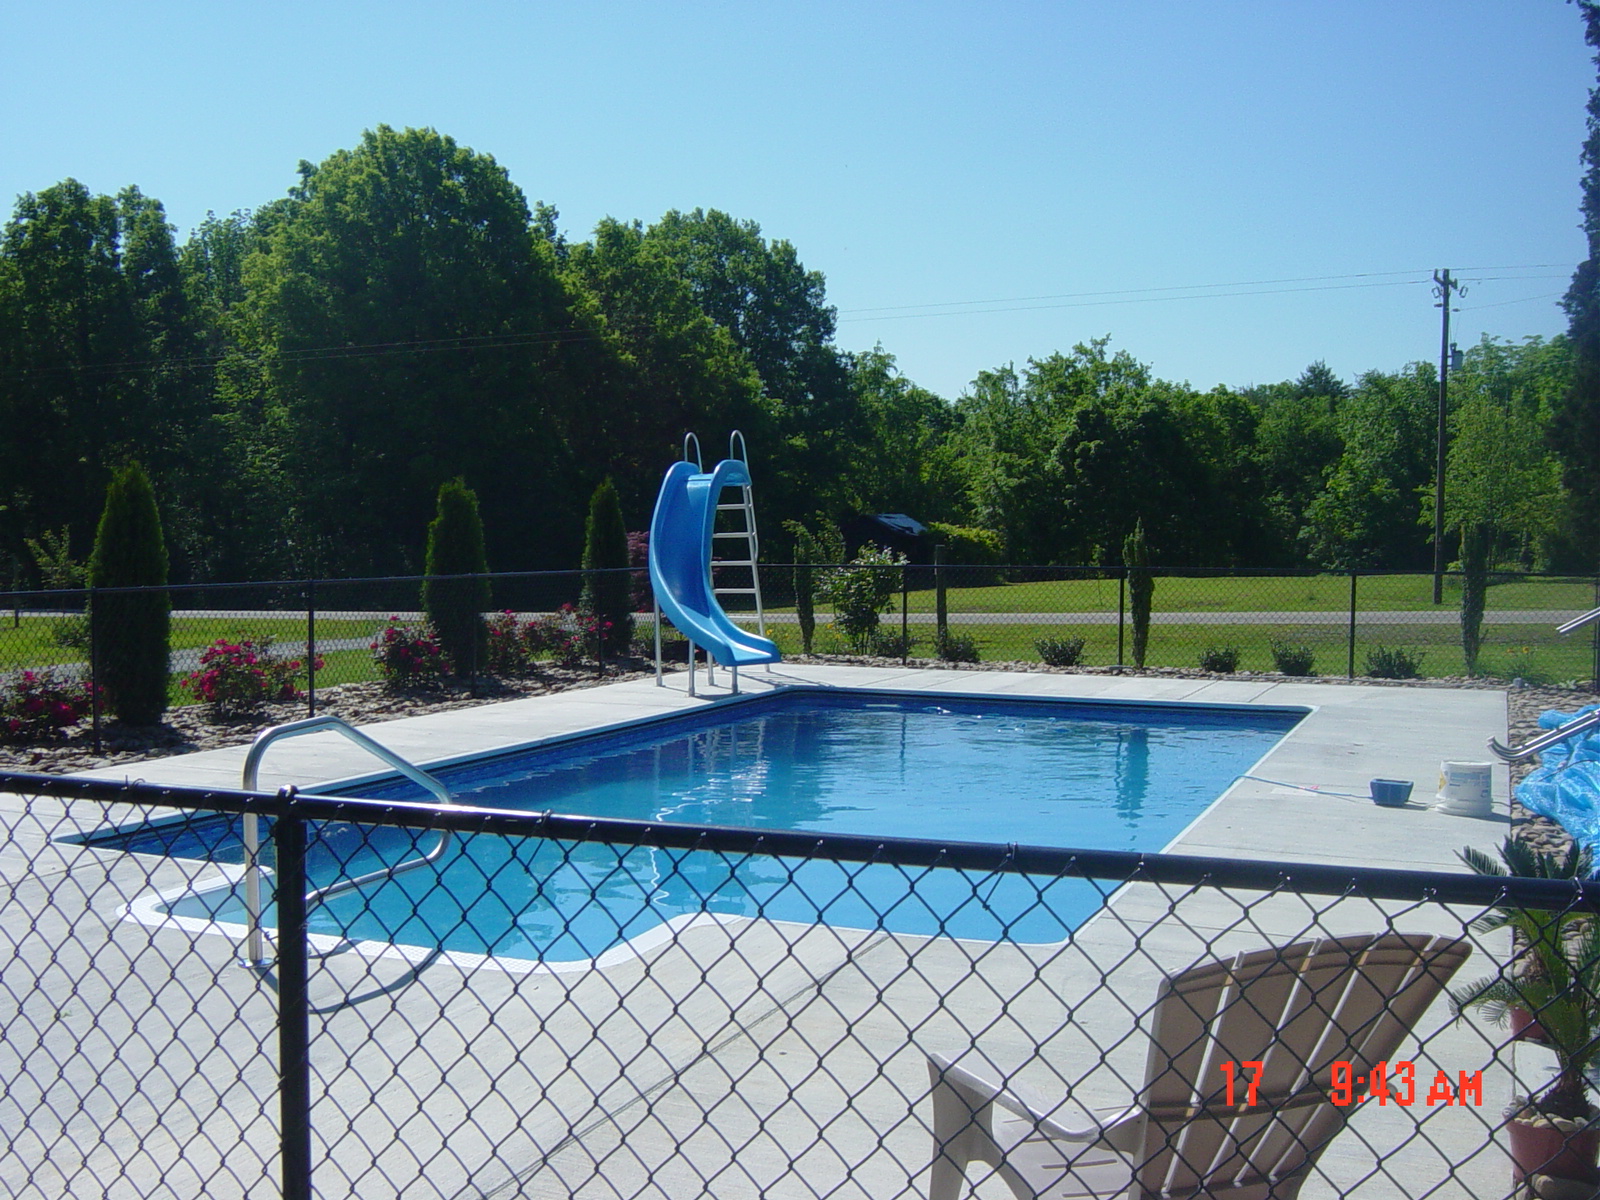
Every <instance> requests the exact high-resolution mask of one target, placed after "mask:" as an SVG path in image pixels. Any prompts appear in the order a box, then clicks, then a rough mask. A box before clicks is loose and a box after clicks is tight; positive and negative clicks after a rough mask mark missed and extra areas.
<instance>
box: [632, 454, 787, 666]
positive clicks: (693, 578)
mask: <svg viewBox="0 0 1600 1200" xmlns="http://www.w3.org/2000/svg"><path fill="white" fill-rule="evenodd" d="M728 446H729V452H730V454H735V455H743V454H744V449H745V445H744V435H743V434H741V433H739V432H738V431H737V430H735V431H734V433H733V435H732V436H731V437H730V438H729V439H728ZM735 488H737V489H738V492H737V495H738V496H739V501H738V502H737V503H732V504H724V503H723V502H722V497H723V495H724V493H726V492H729V491H732V490H733V489H735ZM725 512H727V513H733V512H737V513H738V514H739V521H738V523H739V525H740V528H738V529H729V530H722V531H718V530H717V523H718V518H719V517H721V515H722V514H723V513H725ZM719 541H721V542H734V543H742V544H743V547H744V549H743V552H742V553H743V557H742V558H741V557H739V554H740V551H738V550H735V551H734V552H733V554H732V555H730V556H719V555H717V554H716V546H717V544H718V542H719ZM759 553H760V543H759V540H758V536H757V534H756V523H755V501H754V498H753V496H752V488H751V480H750V468H749V464H748V463H747V462H746V461H745V459H744V458H743V457H736V458H725V459H723V460H722V461H721V462H719V463H718V464H717V465H716V466H715V467H714V468H712V470H711V471H710V472H707V471H706V470H705V468H704V466H703V464H702V463H701V461H700V442H699V439H698V438H696V437H695V436H694V435H693V434H689V435H687V436H686V437H685V438H684V440H683V458H682V460H681V461H679V462H675V463H673V464H672V466H670V467H668V468H667V473H666V477H665V478H664V479H662V481H661V492H660V494H659V495H658V496H657V497H656V508H655V513H654V515H653V516H652V517H651V519H650V587H651V591H652V592H653V593H654V594H655V600H656V606H657V611H656V684H657V686H658V687H659V686H662V678H661V622H660V617H661V615H662V614H665V615H666V617H667V618H668V619H669V620H670V621H671V622H672V623H673V625H675V626H676V627H677V628H678V629H679V630H680V631H681V632H682V633H683V634H684V636H685V637H687V638H688V639H689V644H690V654H689V694H690V695H691V696H692V695H694V694H695V656H694V648H695V647H699V648H700V649H702V650H704V651H706V657H707V671H708V674H709V672H710V670H711V664H712V663H720V664H721V665H722V666H725V667H729V668H731V669H732V671H733V690H734V691H735V692H738V690H739V668H740V667H741V666H752V665H754V664H756V663H774V662H777V661H778V659H779V658H780V657H781V655H780V653H779V651H778V647H777V646H776V645H775V644H774V643H773V642H772V641H771V640H770V639H769V638H767V637H765V636H763V634H756V633H751V632H750V631H749V630H747V629H742V628H740V627H739V626H738V625H735V624H734V623H733V621H732V619H731V618H730V617H729V616H728V614H727V612H726V611H725V610H724V609H723V607H722V601H721V600H720V599H719V598H718V594H719V592H720V593H722V594H724V595H748V596H750V597H752V599H753V600H754V602H755V607H756V620H757V621H758V622H759V624H760V626H761V628H762V629H763V631H764V630H765V628H766V614H765V612H764V611H763V609H762V607H761V590H760V589H761V584H760V577H759V575H758V574H757V567H756V562H757V559H758V558H759ZM715 565H720V566H723V567H725V568H728V569H733V570H741V569H742V570H748V571H749V572H750V586H749V587H740V586H734V585H732V584H730V585H729V586H727V587H724V588H718V587H717V586H716V584H715V583H714V581H713V579H712V568H713V566H715Z"/></svg>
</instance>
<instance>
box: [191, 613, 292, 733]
mask: <svg viewBox="0 0 1600 1200" xmlns="http://www.w3.org/2000/svg"><path fill="white" fill-rule="evenodd" d="M304 666H305V664H304V663H303V662H302V661H301V660H300V659H298V658H281V657H279V656H278V655H277V654H276V653H274V651H273V649H272V636H271V635H270V634H263V635H261V636H259V637H257V636H252V635H248V634H247V635H245V636H242V637H239V638H238V639H237V640H232V641H230V640H229V639H228V638H218V639H217V640H216V641H214V642H212V643H211V645H209V646H207V647H206V648H205V649H204V650H203V651H201V653H200V669H199V670H197V671H193V672H191V673H190V674H188V675H185V676H184V678H183V688H184V690H185V691H186V692H188V693H189V694H190V695H191V696H193V697H194V698H195V699H196V700H198V701H200V702H201V703H202V704H204V705H205V706H206V716H207V717H208V718H210V719H212V720H231V719H233V718H236V717H242V716H245V715H248V714H249V713H252V712H254V711H255V710H256V709H258V708H260V707H261V705H263V704H268V703H277V702H282V701H287V700H296V699H299V698H300V696H301V694H302V693H301V692H300V689H299V688H298V687H297V686H296V684H297V681H298V680H299V678H300V675H301V673H302V671H303V669H304ZM322 667H323V662H322V659H321V658H320V657H319V658H318V659H317V660H316V662H315V663H313V664H312V669H313V670H317V671H320V670H322Z"/></svg>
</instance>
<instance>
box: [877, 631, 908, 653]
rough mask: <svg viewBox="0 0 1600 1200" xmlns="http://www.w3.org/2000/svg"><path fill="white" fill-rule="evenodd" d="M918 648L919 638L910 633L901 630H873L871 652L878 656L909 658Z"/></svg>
mask: <svg viewBox="0 0 1600 1200" xmlns="http://www.w3.org/2000/svg"><path fill="white" fill-rule="evenodd" d="M916 648H917V639H916V638H914V637H912V636H911V635H910V634H904V633H901V632H900V631H899V630H895V631H894V632H893V633H889V632H885V631H884V630H883V629H875V630H873V632H872V642H871V653H872V654H874V655H875V656H877V657H878V658H909V657H910V656H911V653H912V651H914V650H915V649H916Z"/></svg>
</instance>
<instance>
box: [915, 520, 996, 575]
mask: <svg viewBox="0 0 1600 1200" xmlns="http://www.w3.org/2000/svg"><path fill="white" fill-rule="evenodd" d="M928 532H929V533H930V534H931V535H932V538H933V541H934V543H935V544H937V545H940V546H943V547H944V561H945V562H946V563H948V564H950V565H951V566H956V567H991V566H999V565H1000V564H1001V563H1003V562H1005V560H1006V544H1005V541H1004V540H1003V539H1002V538H1001V537H1000V535H999V534H998V533H996V532H995V531H994V530H992V529H979V528H977V527H976V526H972V525H946V524H945V523H944V522H943V521H929V522H928Z"/></svg>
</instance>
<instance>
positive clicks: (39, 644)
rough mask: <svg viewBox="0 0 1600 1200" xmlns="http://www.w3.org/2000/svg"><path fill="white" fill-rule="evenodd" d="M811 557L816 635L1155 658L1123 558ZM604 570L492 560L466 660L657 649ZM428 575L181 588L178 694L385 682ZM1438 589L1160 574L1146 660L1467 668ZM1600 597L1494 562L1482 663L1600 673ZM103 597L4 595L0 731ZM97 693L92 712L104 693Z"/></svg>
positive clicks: (770, 612) (312, 695) (796, 648)
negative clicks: (606, 581) (1142, 632)
mask: <svg viewBox="0 0 1600 1200" xmlns="http://www.w3.org/2000/svg"><path fill="white" fill-rule="evenodd" d="M809 571H810V574H811V576H812V579H813V597H812V598H813V605H814V609H815V612H814V617H813V624H814V627H813V628H811V629H810V630H809V649H810V650H811V651H812V652H814V653H818V654H830V655H833V654H840V655H870V656H874V657H890V658H899V659H902V660H903V661H908V662H909V661H911V660H913V659H932V660H939V659H943V660H949V661H965V662H1003V661H1023V662H1035V663H1038V662H1043V663H1047V664H1050V665H1054V666H1068V667H1071V666H1080V667H1090V668H1107V667H1117V666H1133V665H1136V664H1137V663H1138V654H1137V645H1138V640H1139V639H1138V638H1137V636H1136V614H1135V612H1134V610H1133V606H1132V601H1131V598H1130V594H1129V589H1128V586H1127V580H1126V579H1125V578H1124V577H1123V573H1122V572H1121V571H1120V570H1117V569H1111V570H1102V569H1097V568H1079V567H992V566H991V567H970V566H926V565H918V566H906V567H889V568H873V567H850V566H847V567H837V566H832V567H830V566H817V567H812V568H809ZM841 571H845V572H851V571H853V572H857V573H862V572H865V573H866V574H867V575H869V576H871V577H872V578H873V580H874V581H875V584H876V588H875V590H876V593H877V596H878V597H880V598H881V603H879V602H878V601H877V600H874V599H869V600H868V601H867V607H866V608H862V607H860V605H859V602H858V607H857V608H856V609H855V610H854V611H852V610H850V609H849V608H847V607H841V605H839V604H836V603H834V602H833V600H831V599H830V594H829V590H828V588H829V581H830V580H831V579H833V578H835V577H836V576H837V575H838V574H839V572H841ZM600 574H602V573H600V572H588V573H585V572H581V571H554V572H524V573H516V574H497V575H491V576H489V577H488V583H489V587H490V594H491V604H492V609H491V611H490V612H488V613H486V614H485V616H486V619H487V620H488V622H489V624H490V637H489V638H488V639H487V641H486V642H485V644H484V648H483V650H482V656H483V660H484V661H481V662H480V661H477V655H478V650H477V649H476V648H474V649H473V651H472V660H471V661H469V662H466V663H464V664H459V671H458V674H459V676H460V677H462V678H465V679H469V680H472V681H473V682H474V684H476V682H477V681H480V680H492V679H495V678H505V677H508V676H512V675H517V674H527V673H529V672H537V671H538V670H540V669H542V668H544V667H549V666H561V667H563V668H564V669H568V670H571V669H575V668H581V669H593V670H594V671H595V672H596V673H597V674H600V673H603V672H604V671H605V670H606V668H607V665H608V664H609V665H610V666H612V667H615V666H617V665H618V664H619V663H631V664H633V665H636V666H637V665H643V663H644V661H645V660H647V659H650V658H652V657H653V655H654V646H653V637H652V633H653V631H652V628H651V621H650V604H651V598H650V590H649V584H648V581H647V578H646V575H645V572H643V571H642V570H630V571H628V572H627V575H628V578H629V583H630V592H631V595H632V598H633V601H634V603H635V605H636V615H635V617H634V620H633V624H634V629H633V630H632V631H631V632H632V637H631V639H630V637H629V635H628V631H627V630H625V629H613V630H611V631H609V632H608V633H607V634H606V636H601V633H600V630H599V629H598V628H597V623H596V621H595V619H594V618H593V617H591V616H590V615H588V614H586V613H585V612H584V611H583V609H582V604H581V599H582V595H583V588H584V581H585V579H586V578H593V577H596V576H598V575H600ZM796 578H797V576H796V569H795V568H794V567H792V566H787V565H781V564H780V565H775V566H769V567H766V568H764V569H763V572H762V585H763V587H764V589H765V593H764V601H765V626H766V631H767V634H768V636H770V637H772V638H773V639H774V640H775V641H776V642H777V643H778V645H779V647H780V648H781V649H782V650H783V651H784V653H786V654H789V655H794V654H799V653H801V652H803V651H804V650H805V649H806V648H807V646H808V637H807V627H806V622H805V621H804V619H803V616H802V607H803V606H801V605H800V604H798V603H797V601H798V600H799V597H797V595H796ZM739 582H744V583H747V582H748V580H747V579H745V580H741V581H739ZM422 583H423V579H422V577H420V576H407V577H400V578H392V579H356V580H307V581H300V582H278V583H251V584H207V585H185V586H173V587H169V588H166V589H164V590H165V591H166V593H167V595H168V596H169V598H170V601H171V605H172V620H171V653H170V665H171V682H170V688H169V694H170V701H171V703H172V704H174V705H184V704H196V703H202V702H204V701H205V700H206V697H207V692H206V688H207V686H208V685H207V682H206V676H207V673H208V672H210V671H214V670H216V669H218V668H219V667H221V668H223V669H227V668H230V667H231V668H232V675H231V678H233V679H235V680H237V679H238V678H241V677H243V676H245V675H248V674H250V673H251V672H255V673H256V674H257V676H260V675H261V673H262V672H263V670H264V671H265V674H266V676H267V677H268V678H267V682H266V683H264V684H260V686H262V687H265V688H266V689H267V690H269V691H271V692H272V695H273V698H287V697H289V696H298V697H299V698H300V699H302V700H303V702H304V703H305V705H306V710H307V712H308V713H314V712H315V711H316V696H317V692H318V690H319V689H326V688H329V687H335V686H339V685H345V684H354V683H370V682H374V681H379V680H382V679H383V677H384V670H385V667H384V665H383V664H382V663H380V661H378V660H379V659H380V658H381V657H382V655H381V650H382V648H383V647H384V646H385V645H388V644H391V643H393V642H395V641H396V640H398V641H399V642H400V643H403V644H404V645H405V646H416V645H422V646H423V650H426V635H425V634H424V633H423V631H422V630H421V628H420V625H421V621H422V613H421V611H420V607H421V600H420V589H421V585H422ZM1432 586H1433V577H1432V576H1431V575H1426V574H1409V575H1403V574H1361V573H1349V574H1328V573H1313V572H1304V571H1302V572H1277V573H1264V572H1241V571H1208V572H1202V571H1190V572H1185V573H1182V574H1173V573H1163V572H1159V571H1158V572H1156V576H1155V589H1154V596H1153V601H1152V605H1151V610H1152V611H1151V613H1150V617H1149V624H1148V628H1147V635H1146V641H1145V649H1144V657H1143V665H1145V666H1149V667H1188V668H1194V667H1205V668H1207V669H1210V670H1214V671H1221V672H1225V673H1227V672H1234V671H1282V672H1285V673H1288V674H1314V675H1324V676H1328V675H1332V676H1346V677H1350V678H1355V677H1359V676H1367V675H1375V676H1380V677H1391V678H1405V677H1410V676H1452V675H1462V674H1465V673H1467V672H1466V663H1465V660H1464V655H1463V650H1462V633H1461V614H1460V607H1461V603H1460V601H1461V586H1460V579H1459V577H1458V576H1455V575H1450V576H1447V577H1446V579H1445V582H1444V589H1443V592H1444V602H1443V603H1442V604H1441V605H1437V606H1436V605H1434V604H1433V603H1432ZM117 590H118V591H126V590H139V589H117ZM870 590H873V589H869V591H870ZM1597 603H1600V581H1597V580H1596V579H1594V578H1592V577H1584V576H1554V575H1516V576H1511V575H1496V576H1493V577H1492V578H1491V580H1490V585H1489V587H1488V591H1487V597H1486V603H1485V610H1484V615H1483V619H1482V625H1481V630H1482V638H1483V645H1482V649H1481V650H1480V652H1479V656H1478V661H1477V670H1478V673H1479V674H1486V675H1493V676H1497V677H1500V678H1505V679H1512V678H1521V679H1523V680H1524V681H1526V682H1528V683H1567V682H1572V681H1578V680H1587V679H1596V678H1600V623H1595V624H1593V625H1591V626H1590V627H1588V628H1585V629H1583V630H1580V631H1578V632H1576V633H1574V634H1570V635H1561V634H1558V633H1557V632H1556V630H1555V627H1556V625H1557V624H1559V623H1560V622H1561V621H1563V620H1565V619H1567V618H1570V617H1573V616H1576V615H1578V614H1580V613H1582V612H1585V611H1587V610H1588V609H1590V608H1593V607H1595V606H1596V604H1597ZM725 606H726V607H727V608H728V610H729V611H730V612H731V613H733V614H734V615H735V616H738V617H740V618H741V619H745V618H751V617H753V616H754V613H753V612H752V609H753V599H752V598H751V597H749V596H743V595H740V596H729V597H728V598H727V599H726V601H725ZM92 610H93V603H92V595H91V593H89V592H87V591H83V590H77V591H54V592H26V593H5V594H0V737H10V738H11V740H14V741H15V740H26V737H27V735H26V731H25V730H24V731H20V732H19V730H16V729H12V730H7V729H6V728H4V727H3V726H4V722H5V721H6V719H7V715H8V714H11V713H14V712H15V711H16V710H18V709H20V708H21V707H22V706H23V705H24V704H26V703H28V702H30V701H29V697H28V696H26V695H21V694H20V693H19V685H22V684H23V683H24V673H31V674H32V676H33V682H30V683H27V687H31V688H34V689H35V690H40V685H39V684H38V680H40V679H44V680H47V681H49V682H50V683H51V684H54V685H59V687H55V688H54V689H53V690H52V688H50V687H44V688H43V689H42V690H43V692H44V693H45V694H44V695H43V699H42V700H39V701H38V703H41V704H55V703H61V702H63V698H65V699H66V700H71V699H73V698H72V697H70V696H66V692H67V691H71V690H72V689H74V688H76V689H77V691H78V693H79V695H78V697H77V700H78V701H79V702H81V701H82V700H83V697H84V696H86V695H87V692H86V690H85V688H86V686H87V685H91V684H93V683H94V682H96V671H97V663H98V660H99V657H100V655H101V654H103V652H104V645H105V643H106V642H107V641H108V640H112V639H115V638H117V637H118V636H120V635H121V631H119V630H118V629H115V628H108V627H107V623H106V622H105V621H93V620H90V619H89V617H88V615H87V614H88V613H89V612H91V611H92ZM747 623H749V622H748V621H747ZM663 651H664V655H665V657H666V658H668V659H669V660H675V661H680V662H681V661H684V660H685V658H686V655H687V646H686V643H685V642H684V641H683V639H682V638H681V636H680V635H678V634H676V632H675V631H672V630H671V629H670V628H668V629H667V631H666V634H665V642H664V646H663ZM391 661H392V660H391ZM269 664H270V665H269ZM436 673H437V672H435V674H436ZM398 682H399V683H400V684H402V685H404V686H413V685H415V684H416V683H418V682H419V681H418V680H408V679H401V680H399V681H398ZM420 682H421V683H424V684H425V683H427V682H429V680H428V679H422V680H420ZM252 686H257V685H255V684H252ZM23 690H25V689H23ZM80 707H83V709H84V713H85V714H87V712H88V709H87V706H86V705H85V704H81V703H80ZM12 719H13V720H15V719H17V718H16V717H15V716H13V717H12Z"/></svg>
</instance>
